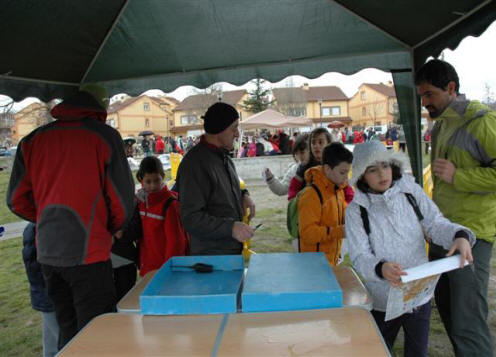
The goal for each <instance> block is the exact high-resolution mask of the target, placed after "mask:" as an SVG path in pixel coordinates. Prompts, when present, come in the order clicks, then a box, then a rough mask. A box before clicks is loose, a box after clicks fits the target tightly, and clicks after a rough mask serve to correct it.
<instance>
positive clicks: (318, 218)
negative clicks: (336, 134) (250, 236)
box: [298, 143, 353, 266]
mask: <svg viewBox="0 0 496 357" xmlns="http://www.w3.org/2000/svg"><path fill="white" fill-rule="evenodd" d="M352 160H353V154H352V153H351V151H349V150H348V149H346V148H345V147H344V145H343V144H341V143H332V144H330V145H328V146H326V147H325V148H324V150H323V155H322V165H318V166H315V167H312V168H310V169H308V170H307V171H306V172H305V180H306V182H307V183H308V185H309V186H307V187H306V188H305V189H304V191H303V192H302V193H301V195H300V196H299V199H298V229H299V236H300V251H301V252H324V253H325V254H326V256H327V260H328V261H329V263H330V264H331V265H332V266H335V265H337V264H338V261H339V257H340V252H341V241H342V239H343V233H344V225H345V219H344V212H345V209H346V201H345V197H344V196H345V194H344V188H345V187H346V186H347V185H348V184H347V179H348V174H349V172H350V168H351V162H352Z"/></svg>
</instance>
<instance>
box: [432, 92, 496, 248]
mask: <svg viewBox="0 0 496 357" xmlns="http://www.w3.org/2000/svg"><path fill="white" fill-rule="evenodd" d="M437 158H442V159H447V160H449V161H451V162H452V163H453V164H454V165H455V167H456V172H455V176H454V181H453V184H449V183H447V182H445V181H442V180H441V179H439V178H438V177H436V176H434V175H433V181H434V192H433V199H434V202H436V204H437V205H438V207H439V209H440V210H441V212H442V213H443V214H444V216H445V217H446V218H448V219H449V220H451V221H452V222H456V223H459V224H461V225H464V226H466V227H468V228H470V229H471V230H472V231H473V232H474V233H475V234H476V236H477V238H479V239H484V240H486V241H488V242H494V240H495V235H496V112H495V111H494V110H492V109H491V108H490V107H488V106H486V105H484V104H481V103H480V102H477V101H467V100H465V97H464V96H458V97H457V98H456V100H454V101H453V102H452V103H451V105H450V106H449V107H448V108H447V109H446V110H445V111H444V112H443V113H442V114H441V116H440V117H439V118H438V119H437V120H436V124H435V125H434V128H433V131H432V153H431V159H432V162H434V160H435V159H437Z"/></svg>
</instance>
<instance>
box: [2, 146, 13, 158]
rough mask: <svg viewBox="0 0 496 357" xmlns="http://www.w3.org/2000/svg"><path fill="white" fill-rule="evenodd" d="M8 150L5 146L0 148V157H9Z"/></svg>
mask: <svg viewBox="0 0 496 357" xmlns="http://www.w3.org/2000/svg"><path fill="white" fill-rule="evenodd" d="M10 155H11V153H10V150H9V148H7V147H6V146H0V156H10Z"/></svg>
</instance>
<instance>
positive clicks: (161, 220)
mask: <svg viewBox="0 0 496 357" xmlns="http://www.w3.org/2000/svg"><path fill="white" fill-rule="evenodd" d="M136 177H137V178H138V180H139V181H140V182H141V185H142V187H143V188H142V189H140V190H139V191H138V193H137V194H136V196H137V198H138V208H139V212H140V217H141V224H142V227H143V236H142V237H141V239H140V240H139V251H140V253H139V255H140V256H139V268H140V275H141V276H144V275H145V274H146V273H148V272H149V271H150V270H154V269H158V268H160V267H161V266H162V264H164V263H165V262H166V261H167V260H169V258H170V257H172V256H181V255H186V253H187V249H188V236H187V233H186V231H185V230H184V228H183V225H182V223H181V219H180V215H179V201H178V200H177V197H176V196H175V195H174V193H173V192H171V191H169V189H168V188H167V185H166V184H165V183H164V177H165V173H164V169H163V167H162V163H161V162H160V160H159V159H157V158H156V157H154V156H148V157H145V158H144V159H143V161H141V164H140V168H139V170H138V173H137V174H136Z"/></svg>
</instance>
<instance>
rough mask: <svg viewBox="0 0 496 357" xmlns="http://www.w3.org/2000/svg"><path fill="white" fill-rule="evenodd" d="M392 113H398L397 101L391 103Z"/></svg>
mask: <svg viewBox="0 0 496 357" xmlns="http://www.w3.org/2000/svg"><path fill="white" fill-rule="evenodd" d="M393 113H394V114H397V113H398V103H393Z"/></svg>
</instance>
